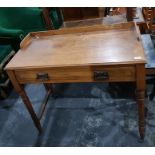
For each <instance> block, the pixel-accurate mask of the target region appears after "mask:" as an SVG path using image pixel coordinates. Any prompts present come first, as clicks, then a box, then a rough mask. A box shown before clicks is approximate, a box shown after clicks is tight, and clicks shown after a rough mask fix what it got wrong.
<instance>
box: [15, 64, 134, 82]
mask: <svg viewBox="0 0 155 155" xmlns="http://www.w3.org/2000/svg"><path fill="white" fill-rule="evenodd" d="M15 75H16V78H17V80H18V81H19V82H20V83H40V82H44V83H65V82H66V83H69V82H104V81H105V82H119V81H120V82H121V81H122V82H123V81H135V67H134V66H128V67H117V66H108V67H104V66H95V67H94V66H93V67H92V66H87V67H81V66H79V67H63V68H62V67H57V68H48V69H31V70H30V69H29V70H16V71H15Z"/></svg>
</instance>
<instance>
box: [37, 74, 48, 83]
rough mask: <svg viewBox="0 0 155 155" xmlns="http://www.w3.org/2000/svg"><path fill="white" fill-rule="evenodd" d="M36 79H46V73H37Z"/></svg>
mask: <svg viewBox="0 0 155 155" xmlns="http://www.w3.org/2000/svg"><path fill="white" fill-rule="evenodd" d="M36 79H37V80H41V81H45V80H48V79H49V76H48V73H37V74H36Z"/></svg>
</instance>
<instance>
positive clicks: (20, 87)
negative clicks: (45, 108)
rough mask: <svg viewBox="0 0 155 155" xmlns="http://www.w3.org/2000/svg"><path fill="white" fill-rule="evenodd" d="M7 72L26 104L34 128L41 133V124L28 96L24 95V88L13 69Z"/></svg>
mask: <svg viewBox="0 0 155 155" xmlns="http://www.w3.org/2000/svg"><path fill="white" fill-rule="evenodd" d="M7 73H8V75H9V78H10V80H11V82H12V84H13V86H14V89H15V90H16V91H17V92H18V93H19V95H20V96H21V98H22V100H23V103H24V105H25V106H26V108H27V110H28V112H29V113H30V115H31V118H32V120H33V122H34V124H35V126H36V128H37V129H38V131H39V133H41V131H42V128H41V125H40V121H39V119H38V118H37V115H36V114H35V112H34V109H33V107H32V104H31V102H30V100H29V98H28V96H27V95H26V92H25V90H24V88H23V87H22V85H21V84H19V83H18V81H17V79H16V77H15V74H14V72H13V71H7Z"/></svg>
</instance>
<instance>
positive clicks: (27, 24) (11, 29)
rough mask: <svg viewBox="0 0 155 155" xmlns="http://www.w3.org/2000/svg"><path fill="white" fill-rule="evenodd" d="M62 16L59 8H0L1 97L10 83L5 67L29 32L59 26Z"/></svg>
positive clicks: (4, 95) (4, 94)
mask: <svg viewBox="0 0 155 155" xmlns="http://www.w3.org/2000/svg"><path fill="white" fill-rule="evenodd" d="M47 10H48V11H47ZM60 16H62V14H61V12H60V11H58V8H37V7H36V8H34V7H20V8H19V7H18V8H16V7H12V8H10V7H9V8H7V7H5V8H0V98H4V97H6V96H7V94H6V91H5V89H6V88H7V85H8V83H9V79H8V76H7V74H6V73H5V71H4V67H5V65H6V63H7V62H8V61H9V60H10V59H11V57H12V56H13V55H14V54H15V51H18V49H19V45H20V42H21V40H22V39H23V38H24V36H25V35H27V34H28V33H29V32H34V31H44V30H47V29H57V28H59V27H60V26H61V24H62V22H60V20H59V19H60ZM61 19H62V18H61Z"/></svg>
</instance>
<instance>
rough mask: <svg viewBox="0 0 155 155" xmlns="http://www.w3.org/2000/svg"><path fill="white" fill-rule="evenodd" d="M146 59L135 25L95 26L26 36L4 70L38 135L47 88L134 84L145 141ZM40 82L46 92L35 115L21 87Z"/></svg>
mask: <svg viewBox="0 0 155 155" xmlns="http://www.w3.org/2000/svg"><path fill="white" fill-rule="evenodd" d="M145 63H146V59H145V55H144V51H143V48H142V45H141V42H140V37H139V33H138V31H137V29H136V27H135V24H134V23H133V22H129V23H121V24H114V25H94V26H86V27H76V28H63V29H59V30H51V31H44V32H32V33H29V34H28V35H27V36H26V37H25V38H24V40H23V41H22V42H21V44H20V50H19V51H18V52H17V54H16V55H15V56H14V57H13V59H12V60H11V61H10V62H9V63H8V65H7V66H6V71H7V73H8V75H9V78H10V80H11V81H12V84H13V86H14V88H15V90H16V91H17V92H18V93H19V95H20V96H21V98H22V100H23V103H24V104H25V106H26V108H27V110H28V111H29V113H30V115H31V118H32V120H33V122H34V124H35V126H36V128H37V129H38V130H39V132H41V130H42V128H41V124H40V119H41V117H42V114H43V111H44V109H45V105H46V103H47V100H48V97H49V95H50V93H51V92H52V90H51V88H50V87H49V84H52V83H72V82H75V83H78V82H134V83H135V86H136V101H137V105H138V114H139V115H138V117H139V133H140V137H141V139H144V128H145V125H144V124H145V118H144V92H145ZM27 83H36V84H37V83H43V84H44V85H45V88H46V90H47V95H46V97H45V100H44V103H43V105H42V106H41V111H40V114H39V116H37V115H36V113H35V111H34V109H33V107H32V104H31V102H30V100H29V98H28V96H27V94H26V92H25V90H24V88H23V84H27Z"/></svg>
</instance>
